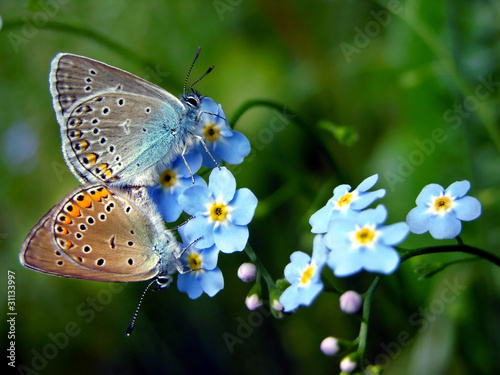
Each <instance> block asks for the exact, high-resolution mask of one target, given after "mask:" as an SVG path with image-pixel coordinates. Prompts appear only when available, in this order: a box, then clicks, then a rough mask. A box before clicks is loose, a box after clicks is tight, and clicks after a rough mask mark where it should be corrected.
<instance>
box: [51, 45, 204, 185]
mask: <svg viewBox="0 0 500 375" xmlns="http://www.w3.org/2000/svg"><path fill="white" fill-rule="evenodd" d="M49 82H50V92H51V94H52V98H53V105H54V110H55V112H56V116H57V121H58V122H59V125H60V130H61V138H62V149H63V155H64V158H65V160H66V163H67V164H68V166H69V167H70V169H71V171H72V172H73V174H75V176H76V177H77V178H78V179H79V180H80V181H81V182H84V183H85V182H88V181H90V182H105V183H107V184H111V185H115V186H124V185H153V184H154V183H156V182H157V177H158V176H156V174H157V173H155V170H157V169H161V167H162V166H163V165H165V164H166V163H168V162H170V161H172V159H173V158H174V157H175V155H177V154H179V153H180V152H181V151H182V147H183V142H184V141H185V140H186V137H187V134H188V133H190V132H191V131H192V129H191V128H189V124H191V123H192V122H194V121H193V120H194V118H193V116H195V114H194V113H193V114H190V113H188V110H187V109H186V106H185V105H184V104H183V103H182V102H181V101H180V100H179V99H177V98H176V97H175V96H173V95H171V94H170V93H168V92H167V91H165V90H163V89H162V88H160V87H158V86H156V85H154V84H152V83H150V82H148V81H146V80H144V79H142V78H139V77H137V76H135V75H133V74H130V73H128V72H125V71H123V70H120V69H117V68H114V67H111V66H109V65H107V64H104V63H101V62H98V61H95V60H92V59H89V58H86V57H83V56H77V55H72V54H67V53H61V54H58V55H56V57H55V58H54V59H53V61H52V63H51V71H50V77H49ZM190 116H191V117H190ZM160 162H162V163H163V165H162V166H160V167H159V166H158V163H160Z"/></svg>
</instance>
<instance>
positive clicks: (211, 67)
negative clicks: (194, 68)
mask: <svg viewBox="0 0 500 375" xmlns="http://www.w3.org/2000/svg"><path fill="white" fill-rule="evenodd" d="M213 68H214V66H213V65H212V66H210V68H208V70H207V71H206V72H205V74H203V75H202V76H201V77H200V78H198V79H197V80H196V81H194V82H193V83H192V84H191V86H189V87H188V89H187V91H189V90H191V89H192V88H193V86H194V85H196V84H197V83H198V82H200V81H201V80H202V79H203V78H205V76H206V75H207V74H208V73H210V72H211V71H212V69H213Z"/></svg>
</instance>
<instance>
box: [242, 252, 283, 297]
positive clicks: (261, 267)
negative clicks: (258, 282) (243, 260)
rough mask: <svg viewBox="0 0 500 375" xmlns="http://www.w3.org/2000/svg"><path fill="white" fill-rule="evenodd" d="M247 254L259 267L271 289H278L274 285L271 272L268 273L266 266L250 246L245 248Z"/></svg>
mask: <svg viewBox="0 0 500 375" xmlns="http://www.w3.org/2000/svg"><path fill="white" fill-rule="evenodd" d="M245 253H247V255H248V257H249V258H250V260H251V261H252V262H253V263H255V265H256V266H257V269H258V271H259V272H260V273H261V275H262V277H263V278H264V280H265V281H266V284H267V286H268V287H269V288H271V287H276V284H275V283H274V280H273V278H272V277H271V275H270V274H269V272H267V270H266V268H265V267H264V265H263V264H262V262H261V261H260V259H259V257H258V256H257V254H255V252H254V251H253V249H252V247H251V246H250V245H248V244H247V246H246V247H245Z"/></svg>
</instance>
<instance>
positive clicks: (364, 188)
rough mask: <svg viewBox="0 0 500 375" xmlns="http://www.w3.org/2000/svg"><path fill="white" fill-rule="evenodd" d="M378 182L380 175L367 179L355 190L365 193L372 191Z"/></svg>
mask: <svg viewBox="0 0 500 375" xmlns="http://www.w3.org/2000/svg"><path fill="white" fill-rule="evenodd" d="M377 181H378V174H374V175H373V176H370V177H368V178H366V179H365V180H364V181H363V182H361V183H360V184H359V185H358V187H357V188H356V189H354V190H357V191H361V192H365V191H367V190H369V189H371V188H372V187H373V186H374V185H375V184H376V183H377Z"/></svg>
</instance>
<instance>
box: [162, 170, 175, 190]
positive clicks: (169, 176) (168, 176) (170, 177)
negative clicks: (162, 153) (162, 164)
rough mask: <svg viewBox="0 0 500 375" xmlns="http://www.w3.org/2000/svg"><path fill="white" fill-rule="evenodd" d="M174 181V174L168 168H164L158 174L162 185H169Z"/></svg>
mask: <svg viewBox="0 0 500 375" xmlns="http://www.w3.org/2000/svg"><path fill="white" fill-rule="evenodd" d="M174 183H175V174H174V172H173V171H171V170H170V169H165V170H164V171H163V172H162V173H161V176H160V184H162V185H163V187H171V186H172V185H173V184H174Z"/></svg>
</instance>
